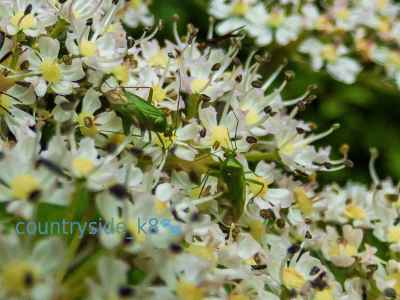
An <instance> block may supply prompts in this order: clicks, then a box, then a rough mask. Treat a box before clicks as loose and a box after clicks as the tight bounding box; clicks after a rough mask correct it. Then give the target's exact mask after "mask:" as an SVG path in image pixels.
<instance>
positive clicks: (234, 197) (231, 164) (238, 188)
mask: <svg viewBox="0 0 400 300" xmlns="http://www.w3.org/2000/svg"><path fill="white" fill-rule="evenodd" d="M219 172H220V178H221V179H222V180H223V181H224V182H225V184H226V187H227V192H226V196H227V198H228V199H229V200H230V201H231V203H232V216H233V220H235V221H236V220H238V219H239V218H240V216H241V215H242V214H243V210H244V207H245V204H246V177H245V172H244V169H243V166H242V164H241V163H240V162H239V160H238V159H237V158H236V153H235V152H234V151H232V150H230V151H227V152H225V159H224V160H223V161H222V162H221V164H220V170H219Z"/></svg>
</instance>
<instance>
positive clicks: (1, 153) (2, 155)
mask: <svg viewBox="0 0 400 300" xmlns="http://www.w3.org/2000/svg"><path fill="white" fill-rule="evenodd" d="M4 157H5V154H4V152H3V151H0V160H2V159H3V158H4Z"/></svg>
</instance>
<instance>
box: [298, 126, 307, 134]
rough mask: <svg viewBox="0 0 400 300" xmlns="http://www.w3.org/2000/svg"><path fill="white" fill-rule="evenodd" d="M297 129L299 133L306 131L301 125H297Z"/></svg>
mask: <svg viewBox="0 0 400 300" xmlns="http://www.w3.org/2000/svg"><path fill="white" fill-rule="evenodd" d="M296 131H297V133H298V134H303V133H304V132H306V131H305V130H304V129H303V128H301V127H296Z"/></svg>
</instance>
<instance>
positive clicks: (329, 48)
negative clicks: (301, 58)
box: [321, 45, 337, 62]
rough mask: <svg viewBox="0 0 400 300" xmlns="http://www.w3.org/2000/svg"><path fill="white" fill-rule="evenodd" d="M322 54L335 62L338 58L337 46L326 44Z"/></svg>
mask: <svg viewBox="0 0 400 300" xmlns="http://www.w3.org/2000/svg"><path fill="white" fill-rule="evenodd" d="M321 56H322V57H323V58H324V59H326V60H327V61H329V62H334V61H335V60H336V59H337V53H336V48H335V47H334V46H333V45H325V46H324V48H323V49H322V53H321Z"/></svg>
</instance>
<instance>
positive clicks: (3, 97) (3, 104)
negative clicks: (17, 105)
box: [0, 95, 12, 115]
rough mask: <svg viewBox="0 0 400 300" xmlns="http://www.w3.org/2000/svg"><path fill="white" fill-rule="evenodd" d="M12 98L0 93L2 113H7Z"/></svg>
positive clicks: (0, 110) (0, 109)
mask: <svg viewBox="0 0 400 300" xmlns="http://www.w3.org/2000/svg"><path fill="white" fill-rule="evenodd" d="M11 105H12V102H11V98H10V97H8V96H6V95H0V115H5V114H7V110H9V109H10V108H11Z"/></svg>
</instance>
